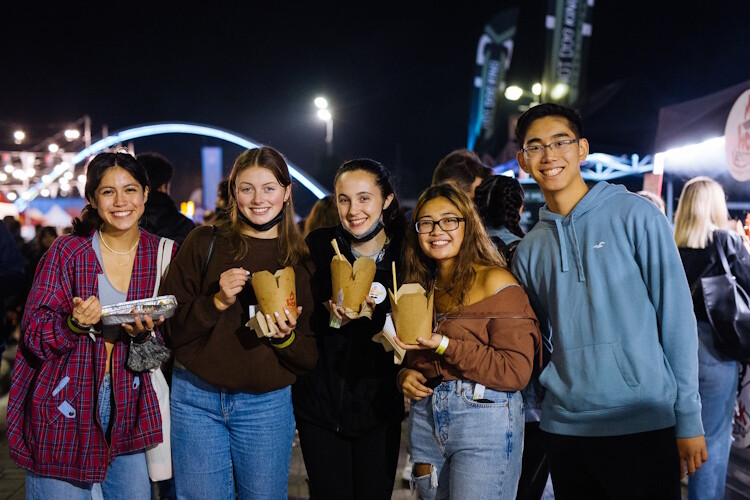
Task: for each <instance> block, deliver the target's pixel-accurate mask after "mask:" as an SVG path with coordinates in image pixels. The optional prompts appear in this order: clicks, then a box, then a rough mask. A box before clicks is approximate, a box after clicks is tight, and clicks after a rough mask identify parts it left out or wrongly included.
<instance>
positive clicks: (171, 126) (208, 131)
mask: <svg viewBox="0 0 750 500" xmlns="http://www.w3.org/2000/svg"><path fill="white" fill-rule="evenodd" d="M161 134H193V135H203V136H206V137H214V138H216V139H221V140H224V141H227V142H231V143H233V144H236V145H238V146H241V147H243V148H246V149H252V148H257V147H260V146H261V145H260V144H258V143H256V142H254V141H251V140H250V139H248V138H246V137H243V136H241V135H239V134H235V133H234V132H229V131H227V130H222V129H220V128H216V127H210V126H208V125H200V124H195V123H154V124H148V125H140V126H137V127H132V128H128V129H125V130H121V131H119V132H115V133H114V134H112V135H110V136H108V137H105V138H104V139H101V140H99V141H97V142H95V143H94V144H92V145H91V146H89V147H87V148H86V149H84V150H82V151H79V152H78V153H76V154H75V155H74V156H73V158H72V159H71V161H70V163H72V165H77V164H78V163H80V162H82V161H83V160H85V159H86V158H88V157H89V156H91V155H95V154H96V153H99V152H101V151H104V150H105V149H107V148H110V147H112V146H114V145H115V144H121V143H124V142H127V141H130V140H132V139H138V138H141V137H149V136H152V135H161ZM288 165H289V173H290V174H291V176H292V177H294V178H295V179H296V180H297V181H298V182H299V183H300V184H302V185H303V186H305V187H306V188H307V189H308V190H309V191H310V192H311V193H312V194H313V195H315V197H316V198H318V199H320V198H323V197H324V196H325V195H326V194H328V193H327V191H326V189H325V188H324V187H323V186H321V185H320V184H318V183H317V182H316V181H315V180H314V179H312V178H311V177H308V176H306V175H305V173H304V172H302V170H300V169H299V168H297V167H295V166H294V165H292V164H291V163H288ZM68 168H69V165H64V164H63V165H58V166H57V167H55V168H54V169H53V170H52V172H50V173H49V174H47V175H46V176H45V180H43V181H40V182H38V183H37V184H35V185H34V186H33V187H31V188H29V189H28V190H27V191H25V192H23V193H22V194H21V196H20V197H19V198H18V199H17V200H16V201H15V202H14V203H15V205H16V208H17V209H18V211H19V212H21V211H23V210H25V209H26V207H27V206H28V204H29V202H30V201H31V200H33V199H34V198H36V196H37V195H38V194H39V191H41V190H42V188H44V187H46V186H48V185H49V184H50V183H52V182H53V181H54V180H55V179H57V178H58V177H60V176H61V175H62V174H63V173H65V172H66V171H67V170H68Z"/></svg>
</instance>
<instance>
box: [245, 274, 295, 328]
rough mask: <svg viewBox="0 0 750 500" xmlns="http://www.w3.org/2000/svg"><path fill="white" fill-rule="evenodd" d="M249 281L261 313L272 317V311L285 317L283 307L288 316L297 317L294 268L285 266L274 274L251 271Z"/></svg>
mask: <svg viewBox="0 0 750 500" xmlns="http://www.w3.org/2000/svg"><path fill="white" fill-rule="evenodd" d="M250 282H251V283H252V285H253V290H254V291H255V298H256V299H258V305H259V306H260V310H261V311H262V312H263V314H270V315H271V317H272V318H273V317H274V314H273V313H279V316H281V317H282V318H283V319H286V315H285V314H284V309H286V310H287V311H289V315H290V316H292V317H293V318H295V319H296V318H297V287H296V285H295V281H294V269H292V268H291V267H285V268H284V269H279V270H278V271H276V274H271V273H270V272H268V271H259V272H257V273H253V276H252V277H251V278H250Z"/></svg>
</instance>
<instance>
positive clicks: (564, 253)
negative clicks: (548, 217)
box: [555, 219, 568, 273]
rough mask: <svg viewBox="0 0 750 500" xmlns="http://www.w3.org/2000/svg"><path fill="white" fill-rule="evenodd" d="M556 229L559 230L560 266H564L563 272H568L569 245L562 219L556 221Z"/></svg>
mask: <svg viewBox="0 0 750 500" xmlns="http://www.w3.org/2000/svg"><path fill="white" fill-rule="evenodd" d="M555 227H556V228H557V239H558V240H559V241H560V260H561V262H560V264H562V271H563V272H564V273H567V272H568V245H567V243H566V242H565V233H564V232H563V228H562V222H561V221H560V219H555Z"/></svg>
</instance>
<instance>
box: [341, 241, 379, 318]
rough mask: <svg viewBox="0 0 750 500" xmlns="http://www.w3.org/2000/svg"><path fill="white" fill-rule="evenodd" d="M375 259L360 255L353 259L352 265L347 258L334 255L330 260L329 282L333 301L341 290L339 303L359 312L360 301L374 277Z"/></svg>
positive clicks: (364, 296)
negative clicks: (340, 301) (342, 299)
mask: <svg viewBox="0 0 750 500" xmlns="http://www.w3.org/2000/svg"><path fill="white" fill-rule="evenodd" d="M375 270H376V266H375V261H374V260H372V259H370V258H367V257H360V258H359V259H357V260H355V261H354V266H352V265H351V264H350V263H349V261H348V260H346V259H340V258H339V257H338V256H337V255H334V257H333V260H331V284H332V290H333V301H334V302H336V301H337V299H338V296H339V291H340V290H343V295H344V302H343V303H342V304H341V305H342V307H344V308H345V309H350V310H352V311H354V312H357V313H358V312H359V311H360V308H361V306H362V303H363V302H364V301H365V299H366V298H367V295H368V294H369V293H370V287H371V286H372V280H373V278H375Z"/></svg>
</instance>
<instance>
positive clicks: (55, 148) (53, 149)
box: [47, 142, 60, 153]
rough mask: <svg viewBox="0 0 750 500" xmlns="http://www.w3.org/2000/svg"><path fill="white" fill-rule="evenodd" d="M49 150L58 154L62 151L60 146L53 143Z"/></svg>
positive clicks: (48, 147)
mask: <svg viewBox="0 0 750 500" xmlns="http://www.w3.org/2000/svg"><path fill="white" fill-rule="evenodd" d="M47 149H48V150H49V152H50V153H57V151H58V150H59V149H60V146H58V145H57V144H55V143H54V142H53V143H52V144H50V145H49V146H47Z"/></svg>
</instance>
